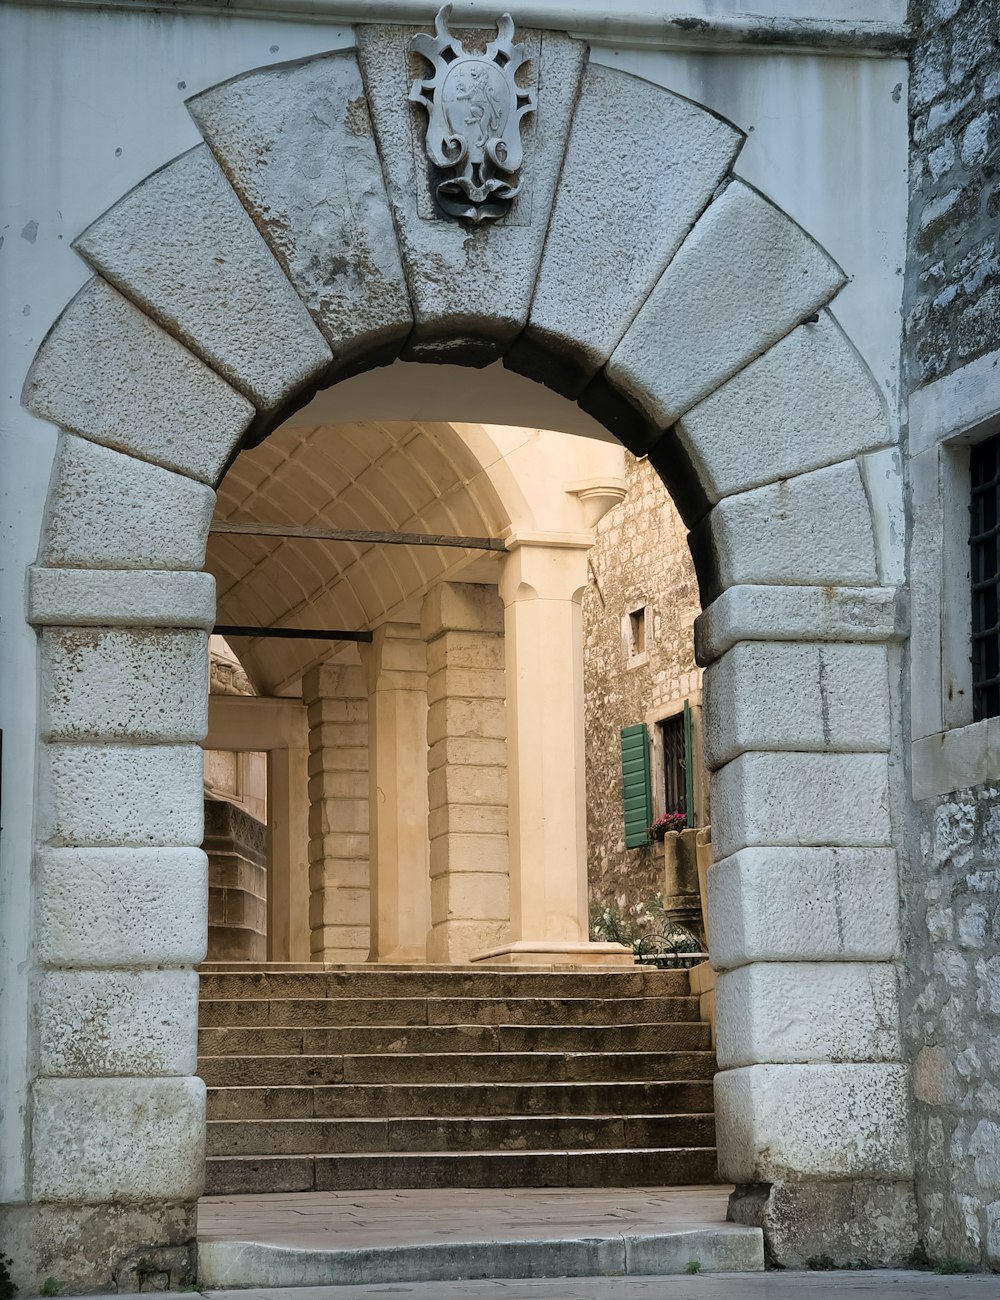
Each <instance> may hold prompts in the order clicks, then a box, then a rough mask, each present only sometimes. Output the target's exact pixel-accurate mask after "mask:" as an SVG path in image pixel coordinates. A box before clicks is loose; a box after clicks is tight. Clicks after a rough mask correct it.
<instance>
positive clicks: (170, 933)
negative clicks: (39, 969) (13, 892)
mask: <svg viewBox="0 0 1000 1300" xmlns="http://www.w3.org/2000/svg"><path fill="white" fill-rule="evenodd" d="M35 890H36V894H35V897H36V905H35V938H36V943H37V945H38V960H39V961H40V962H41V963H42V964H43V965H47V966H62V967H73V966H83V967H116V966H126V967H135V966H186V965H196V964H197V963H198V962H200V961H202V960H203V958H204V956H205V947H206V943H207V938H208V931H207V921H206V917H207V906H208V859H207V858H206V857H205V854H204V853H202V851H201V850H200V849H193V848H188V849H107V848H104V849H66V848H61V849H60V848H47V849H40V850H39V852H38V856H37V859H36V862H35Z"/></svg>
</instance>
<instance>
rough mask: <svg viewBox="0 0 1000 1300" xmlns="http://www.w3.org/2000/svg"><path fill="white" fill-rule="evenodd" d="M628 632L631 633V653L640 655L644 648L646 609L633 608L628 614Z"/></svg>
mask: <svg viewBox="0 0 1000 1300" xmlns="http://www.w3.org/2000/svg"><path fill="white" fill-rule="evenodd" d="M628 621H629V632H630V634H631V642H632V653H633V655H641V654H644V653H645V650H646V611H645V609H634V610H633V611H632V613H631V614H629V616H628Z"/></svg>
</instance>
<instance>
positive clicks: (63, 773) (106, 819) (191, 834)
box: [38, 744, 204, 847]
mask: <svg viewBox="0 0 1000 1300" xmlns="http://www.w3.org/2000/svg"><path fill="white" fill-rule="evenodd" d="M203 780H204V762H203V757H202V751H201V748H200V746H198V745H109V744H103V745H58V744H56V745H43V746H42V750H41V776H40V797H39V814H38V822H39V839H40V840H41V841H42V842H43V843H46V842H48V843H51V844H55V845H63V844H65V845H79V846H80V847H90V846H95V847H96V846H100V845H111V846H113V845H122V846H123V847H124V846H135V847H146V846H150V847H151V846H158V845H170V846H177V847H186V846H188V847H194V846H197V845H200V844H201V841H202V833H203V823H204V802H203V797H202V783H203Z"/></svg>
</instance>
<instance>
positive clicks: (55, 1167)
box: [31, 1078, 205, 1205]
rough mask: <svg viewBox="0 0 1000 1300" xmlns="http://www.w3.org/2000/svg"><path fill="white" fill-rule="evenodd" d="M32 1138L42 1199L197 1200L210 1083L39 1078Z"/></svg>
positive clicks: (37, 1188) (36, 1185)
mask: <svg viewBox="0 0 1000 1300" xmlns="http://www.w3.org/2000/svg"><path fill="white" fill-rule="evenodd" d="M31 1133H32V1154H33V1157H34V1174H33V1179H32V1190H33V1192H34V1195H35V1197H36V1198H37V1199H38V1200H42V1201H63V1202H65V1201H71V1202H76V1203H78V1204H82V1205H93V1204H95V1203H98V1202H101V1201H119V1202H120V1201H126V1202H127V1201H139V1202H142V1201H150V1202H160V1203H163V1202H167V1203H169V1202H170V1201H185V1200H194V1199H196V1198H197V1197H198V1196H199V1195H200V1193H201V1188H202V1182H203V1178H204V1160H205V1085H204V1084H203V1083H202V1081H201V1079H195V1078H184V1079H39V1080H38V1081H37V1082H36V1083H35V1086H34V1112H33V1116H32V1126H31ZM68 1152H71V1153H72V1158H70V1159H68V1158H67V1153H68Z"/></svg>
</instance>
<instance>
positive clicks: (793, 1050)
mask: <svg viewBox="0 0 1000 1300" xmlns="http://www.w3.org/2000/svg"><path fill="white" fill-rule="evenodd" d="M715 1023H716V1031H717V1035H718V1045H717V1056H718V1062H719V1069H720V1070H732V1069H734V1068H736V1067H738V1066H742V1065H761V1064H767V1063H778V1064H780V1063H783V1062H787V1063H789V1064H791V1063H802V1064H807V1063H815V1062H822V1061H835V1062H845V1061H898V1060H899V1059H900V1055H901V1051H902V1049H901V1046H900V1039H899V996H898V990H897V986H896V969H895V967H894V966H892V965H891V964H890V963H883V964H882V965H878V964H876V963H872V962H758V963H755V964H754V965H752V966H743V967H741V968H740V969H739V970H734V971H728V972H724V973H723V974H721V975H720V976H719V979H718V982H717V984H716V989H715Z"/></svg>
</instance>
